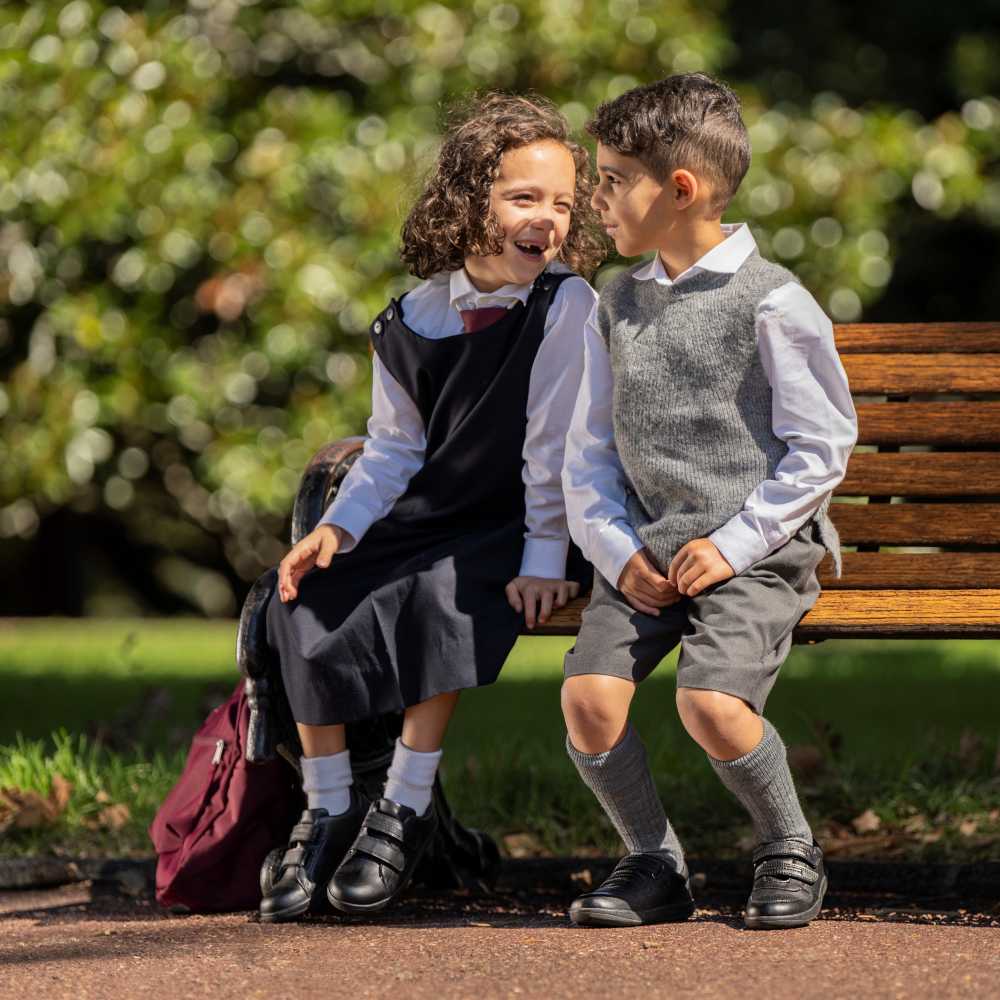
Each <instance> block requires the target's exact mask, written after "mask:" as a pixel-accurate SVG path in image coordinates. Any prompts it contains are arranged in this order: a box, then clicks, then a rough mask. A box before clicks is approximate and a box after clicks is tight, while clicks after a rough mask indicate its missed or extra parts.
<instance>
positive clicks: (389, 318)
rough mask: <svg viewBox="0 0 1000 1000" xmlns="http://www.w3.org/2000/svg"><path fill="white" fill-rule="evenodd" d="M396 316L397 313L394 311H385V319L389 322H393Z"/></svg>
mask: <svg viewBox="0 0 1000 1000" xmlns="http://www.w3.org/2000/svg"><path fill="white" fill-rule="evenodd" d="M395 315H396V313H395V312H394V311H393V310H392V309H386V311H385V318H386V319H387V320H392V317H393V316H395Z"/></svg>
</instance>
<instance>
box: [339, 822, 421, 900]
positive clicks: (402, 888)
mask: <svg viewBox="0 0 1000 1000" xmlns="http://www.w3.org/2000/svg"><path fill="white" fill-rule="evenodd" d="M436 836H437V824H436V823H435V824H434V830H433V831H432V832H431V834H430V836H429V837H428V838H427V842H426V843H425V844H424V846H423V847H422V848H421V849H420V852H419V853H418V854H417V856H416V858H415V859H414V861H413V867H412V868H411V869H410V874H409V876H407V878H406V879H404V880H403V881H402V882H400V884H399V885H398V886H397V887H396V891H395V892H394V893H393V894H392V895H391V896H386V898H385V899H380V900H378V901H377V902H374V903H347V902H345V901H344V900H342V899H337V897H336V896H331V895H330V886H329V885H327V888H326V898H327V902H329V904H330V905H331V906H332V907H333V908H334V909H335V910H339V911H340V912H341V913H353V914H355V915H364V914H366V913H378V911H379V910H384V909H385V908H386V907H387V906H388V905H389V904H390V903H393V902H395V901H396V900H397V899H399V897H400V896H401V895H402V894H403V893H404V892H405V891H406V890H407V889H408V888H409V885H410V882H412V881H413V876H414V875H415V874H416V871H417V868H418V867H419V866H420V859H421V858H423V856H424V854H426V853H427V849H428V848H429V847H430V845H431V841H432V840H433V839H434V838H435V837H436Z"/></svg>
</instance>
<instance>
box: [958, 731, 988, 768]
mask: <svg viewBox="0 0 1000 1000" xmlns="http://www.w3.org/2000/svg"><path fill="white" fill-rule="evenodd" d="M982 753H983V738H982V737H981V736H980V735H979V733H977V732H975V731H974V730H972V729H963V730H962V735H961V736H960V737H959V738H958V759H959V760H960V761H961V762H962V763H963V764H964V765H965V767H966V768H967V769H968V770H970V771H971V770H974V769H975V768H976V767H977V766H978V765H979V758H980V757H981V756H982Z"/></svg>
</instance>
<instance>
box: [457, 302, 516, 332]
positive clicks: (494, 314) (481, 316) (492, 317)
mask: <svg viewBox="0 0 1000 1000" xmlns="http://www.w3.org/2000/svg"><path fill="white" fill-rule="evenodd" d="M459 312H461V314H462V326H464V327H465V332H466V333H475V332H476V331H477V330H482V329H483V328H484V327H487V326H492V325H493V324H494V323H496V322H498V321H499V320H501V319H503V318H504V316H506V315H507V310H506V309H504V308H503V307H502V306H484V307H483V308H482V309H460V310H459Z"/></svg>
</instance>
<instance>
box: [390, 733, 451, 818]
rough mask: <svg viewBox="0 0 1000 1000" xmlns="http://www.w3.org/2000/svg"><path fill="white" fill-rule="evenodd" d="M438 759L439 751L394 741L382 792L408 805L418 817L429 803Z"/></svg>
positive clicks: (439, 758) (439, 757)
mask: <svg viewBox="0 0 1000 1000" xmlns="http://www.w3.org/2000/svg"><path fill="white" fill-rule="evenodd" d="M440 761H441V751H440V750H435V751H433V752H432V753H420V752H419V751H418V750H411V749H410V748H409V747H408V746H406V745H404V743H403V741H402V740H396V751H395V753H393V755H392V763H391V764H390V765H389V773H388V775H387V776H386V783H385V791H384V792H383V793H382V795H383V796H384V797H385V798H387V799H392V801H393V802H398V803H399V804H400V805H404V806H409V807H410V808H411V809H412V810H413V811H414V812H415V813H416V814H417V815H418V816H423V814H424V813H425V812H426V811H427V807H428V806H429V805H430V802H431V789H432V788H433V787H434V775H436V774H437V769H438V764H439V763H440Z"/></svg>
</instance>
